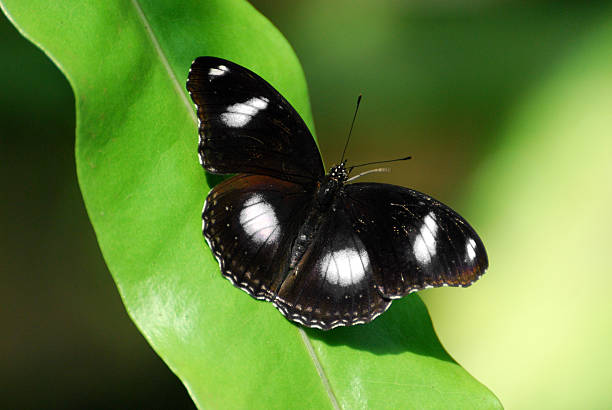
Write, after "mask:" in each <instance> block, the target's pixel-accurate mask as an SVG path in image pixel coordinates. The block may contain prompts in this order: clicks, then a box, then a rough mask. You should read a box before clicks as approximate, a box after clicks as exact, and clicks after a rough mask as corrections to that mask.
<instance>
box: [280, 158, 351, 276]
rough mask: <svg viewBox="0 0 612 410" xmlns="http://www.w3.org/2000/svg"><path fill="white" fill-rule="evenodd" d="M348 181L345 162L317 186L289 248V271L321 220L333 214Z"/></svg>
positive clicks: (331, 170) (315, 231)
mask: <svg viewBox="0 0 612 410" xmlns="http://www.w3.org/2000/svg"><path fill="white" fill-rule="evenodd" d="M347 179H348V173H347V171H346V166H345V162H342V163H340V165H336V166H334V167H332V168H331V169H330V171H329V173H328V174H327V175H325V177H324V178H323V180H322V181H321V182H320V183H319V184H317V188H316V190H315V194H314V200H313V205H314V206H313V207H312V209H311V211H310V213H309V214H308V216H307V217H306V220H305V221H304V223H303V224H302V226H301V227H300V230H299V232H298V235H297V237H296V239H295V241H294V242H293V246H292V248H291V258H290V262H289V270H290V271H292V270H295V267H296V265H297V264H298V263H299V261H300V260H301V259H302V257H303V256H304V253H305V252H306V249H308V246H309V245H310V243H311V242H312V240H313V238H314V237H315V236H316V234H317V231H318V229H319V227H320V225H321V223H322V221H323V218H324V217H325V215H326V214H328V213H329V212H333V209H334V207H335V203H336V201H337V200H338V197H339V195H338V194H339V192H340V190H341V189H342V187H343V186H344V183H345V182H346V180H347Z"/></svg>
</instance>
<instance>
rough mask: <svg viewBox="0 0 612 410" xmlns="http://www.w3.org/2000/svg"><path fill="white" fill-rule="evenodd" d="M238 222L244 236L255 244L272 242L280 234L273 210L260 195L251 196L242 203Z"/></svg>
mask: <svg viewBox="0 0 612 410" xmlns="http://www.w3.org/2000/svg"><path fill="white" fill-rule="evenodd" d="M239 220H240V225H241V226H242V228H243V229H244V231H245V232H246V234H247V235H248V236H249V237H250V238H251V240H252V241H253V242H255V243H257V244H262V243H264V242H266V241H274V240H275V239H277V238H278V236H279V234H280V231H279V229H278V219H277V218H276V214H275V213H274V208H272V206H271V205H270V204H269V203H267V202H266V200H265V198H264V197H263V196H262V195H253V196H252V197H250V198H249V199H248V200H247V201H246V202H245V203H244V205H243V208H242V210H241V211H240V217H239Z"/></svg>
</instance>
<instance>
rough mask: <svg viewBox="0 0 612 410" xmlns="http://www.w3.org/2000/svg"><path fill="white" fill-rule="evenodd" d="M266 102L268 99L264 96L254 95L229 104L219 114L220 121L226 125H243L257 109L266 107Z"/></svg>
mask: <svg viewBox="0 0 612 410" xmlns="http://www.w3.org/2000/svg"><path fill="white" fill-rule="evenodd" d="M268 102H270V100H268V99H267V98H266V97H254V98H251V99H249V100H248V101H246V102H243V103H236V104H232V105H229V106H228V107H227V108H226V111H225V112H224V113H223V114H221V121H223V122H224V123H225V125H227V126H228V127H234V128H239V127H243V126H245V125H246V124H247V123H248V122H249V121H251V118H253V117H254V116H255V115H256V114H257V113H258V112H259V111H261V110H264V109H266V107H267V106H268Z"/></svg>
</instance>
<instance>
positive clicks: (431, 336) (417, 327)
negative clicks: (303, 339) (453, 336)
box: [305, 294, 454, 363]
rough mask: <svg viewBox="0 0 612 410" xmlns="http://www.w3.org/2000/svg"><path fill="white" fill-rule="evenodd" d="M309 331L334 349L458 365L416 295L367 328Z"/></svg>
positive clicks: (402, 301) (313, 337) (352, 327)
mask: <svg viewBox="0 0 612 410" xmlns="http://www.w3.org/2000/svg"><path fill="white" fill-rule="evenodd" d="M305 331H306V334H308V336H309V337H311V338H312V339H317V340H320V341H322V342H323V343H326V344H327V345H330V346H339V345H345V346H348V347H351V348H353V349H358V350H365V351H369V352H371V353H374V354H377V355H383V354H400V353H404V352H407V351H408V352H412V353H416V354H419V355H422V356H431V357H435V358H437V359H440V360H445V361H448V362H453V363H454V360H453V359H452V358H451V357H450V356H449V355H448V353H447V352H446V351H445V350H444V348H443V347H442V345H441V344H440V341H439V340H438V337H437V335H436V333H435V331H434V329H433V325H432V323H431V319H430V318H429V313H428V312H427V307H426V306H425V304H424V303H423V301H422V300H421V298H420V297H419V296H418V295H416V294H412V295H410V296H407V297H405V298H403V299H401V300H396V301H394V302H393V304H392V305H391V307H390V308H389V310H388V311H387V312H385V313H383V314H382V315H381V316H380V317H378V318H377V319H375V320H374V321H373V322H371V323H368V324H366V325H356V326H349V327H340V328H336V329H333V330H330V331H322V330H318V329H309V328H305Z"/></svg>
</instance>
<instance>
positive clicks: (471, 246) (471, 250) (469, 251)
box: [465, 238, 476, 262]
mask: <svg viewBox="0 0 612 410" xmlns="http://www.w3.org/2000/svg"><path fill="white" fill-rule="evenodd" d="M465 251H466V256H467V260H468V261H469V262H472V261H473V260H474V258H475V257H476V241H474V240H473V239H472V238H470V239H468V240H467V242H466V244H465Z"/></svg>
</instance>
